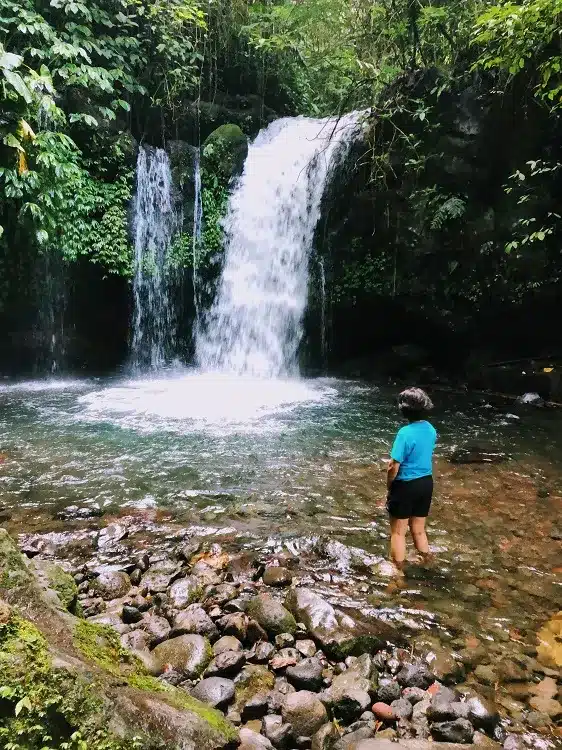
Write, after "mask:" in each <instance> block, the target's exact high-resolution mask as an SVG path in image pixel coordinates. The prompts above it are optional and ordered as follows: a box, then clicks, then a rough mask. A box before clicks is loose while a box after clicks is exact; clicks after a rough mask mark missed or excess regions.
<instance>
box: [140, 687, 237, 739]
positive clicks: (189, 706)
mask: <svg viewBox="0 0 562 750" xmlns="http://www.w3.org/2000/svg"><path fill="white" fill-rule="evenodd" d="M127 681H128V683H129V685H130V686H131V687H134V688H137V689H138V690H144V691H147V692H151V693H165V694H166V700H167V702H168V703H170V705H172V706H174V707H175V708H179V709H183V710H185V711H190V712H191V713H194V714H196V715H197V716H199V717H200V718H201V719H203V720H204V721H206V722H207V724H208V725H209V726H210V727H211V729H214V730H215V731H217V732H220V734H221V735H223V737H224V738H225V740H227V741H231V740H235V739H236V738H237V732H236V730H235V728H234V727H233V726H232V724H231V723H230V722H229V721H227V720H226V719H225V718H224V716H223V715H222V714H221V712H220V711H217V710H216V709H214V708H211V707H210V706H207V705H205V704H204V703H201V701H198V700H196V699H195V698H192V697H191V696H190V695H188V694H187V693H186V692H184V691H183V690H180V689H178V688H175V687H172V686H171V685H168V684H166V683H165V682H161V681H160V680H157V679H156V678H155V677H151V676H150V675H142V674H135V675H132V676H131V677H129V678H128V680H127Z"/></svg>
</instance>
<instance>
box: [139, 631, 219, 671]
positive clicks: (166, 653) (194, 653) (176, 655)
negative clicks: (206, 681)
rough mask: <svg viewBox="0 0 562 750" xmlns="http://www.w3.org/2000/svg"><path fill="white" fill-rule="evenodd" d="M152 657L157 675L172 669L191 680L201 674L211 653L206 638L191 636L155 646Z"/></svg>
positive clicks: (183, 636) (180, 637)
mask: <svg viewBox="0 0 562 750" xmlns="http://www.w3.org/2000/svg"><path fill="white" fill-rule="evenodd" d="M152 655H153V657H154V660H155V664H156V669H157V673H158V674H162V673H163V672H165V671H167V670H168V669H173V670H174V671H176V672H179V673H180V674H182V675H184V676H185V677H186V678H187V679H193V678H195V677H200V676H201V675H202V674H203V672H204V671H205V669H206V668H207V666H208V664H209V662H210V661H211V657H212V655H213V652H212V650H211V644H210V643H209V641H208V640H207V639H206V638H204V637H203V636H202V635H194V634H192V635H180V636H178V637H177V638H171V639H170V640H169V641H164V643H161V644H159V645H158V646H156V648H155V649H154V651H153V652H152Z"/></svg>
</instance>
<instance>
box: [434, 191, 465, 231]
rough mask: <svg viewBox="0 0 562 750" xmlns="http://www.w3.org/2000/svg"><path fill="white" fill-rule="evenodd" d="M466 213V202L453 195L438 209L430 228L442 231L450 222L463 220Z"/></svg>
mask: <svg viewBox="0 0 562 750" xmlns="http://www.w3.org/2000/svg"><path fill="white" fill-rule="evenodd" d="M465 211H466V201H465V200H463V199H462V198H459V197H458V196H457V195H452V196H451V197H450V198H447V200H446V201H445V202H444V203H442V204H441V205H440V206H439V207H438V208H437V210H436V211H435V214H434V215H433V219H432V220H431V225H430V226H431V228H432V229H442V228H443V226H444V224H446V223H447V222H448V221H454V220H455V219H460V218H462V216H464V213H465Z"/></svg>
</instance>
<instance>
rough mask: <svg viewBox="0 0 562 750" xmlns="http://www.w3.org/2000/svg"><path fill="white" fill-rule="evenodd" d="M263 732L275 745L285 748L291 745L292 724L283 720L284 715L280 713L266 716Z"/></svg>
mask: <svg viewBox="0 0 562 750" xmlns="http://www.w3.org/2000/svg"><path fill="white" fill-rule="evenodd" d="M262 732H263V734H264V735H265V736H266V737H267V739H268V740H269V741H270V742H271V744H272V745H273V747H276V748H279V750H284V748H287V747H289V746H290V741H291V736H292V727H291V725H290V724H286V723H284V722H283V717H282V716H281V715H279V714H272V715H270V716H265V717H264V720H263V729H262Z"/></svg>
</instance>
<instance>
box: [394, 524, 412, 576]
mask: <svg viewBox="0 0 562 750" xmlns="http://www.w3.org/2000/svg"><path fill="white" fill-rule="evenodd" d="M407 531H408V519H407V518H393V517H392V516H391V517H390V559H391V560H392V562H393V563H394V564H395V565H396V567H397V568H398V569H399V570H402V568H403V567H404V560H405V559H406V532H407Z"/></svg>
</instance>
